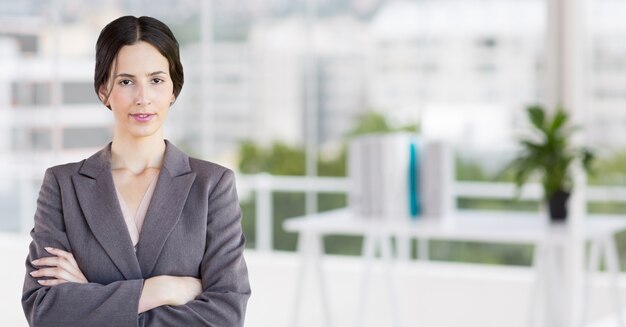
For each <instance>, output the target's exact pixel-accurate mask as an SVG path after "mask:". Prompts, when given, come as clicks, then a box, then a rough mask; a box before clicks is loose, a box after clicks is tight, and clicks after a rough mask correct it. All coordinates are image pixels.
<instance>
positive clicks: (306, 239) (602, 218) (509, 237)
mask: <svg viewBox="0 0 626 327" xmlns="http://www.w3.org/2000/svg"><path fill="white" fill-rule="evenodd" d="M283 227H284V229H285V230H287V231H290V232H298V233H299V234H300V237H299V240H298V252H299V254H300V255H301V266H300V274H299V280H298V285H297V287H296V292H297V293H296V301H295V309H294V313H293V325H294V326H296V325H297V322H298V314H299V309H300V294H301V291H302V289H303V282H304V276H305V273H306V270H307V269H306V266H307V263H312V264H313V266H314V268H315V269H316V270H317V277H318V282H319V284H320V285H319V286H320V290H321V294H322V305H323V312H324V315H325V319H326V323H327V325H328V326H330V325H332V320H331V317H330V315H329V309H328V307H327V305H328V301H327V299H328V293H327V292H326V290H325V288H324V287H325V286H324V284H325V282H324V274H323V269H322V266H321V255H322V254H323V253H324V249H323V239H322V238H323V236H324V235H355V236H364V244H363V250H362V251H363V252H362V256H363V258H364V259H365V273H364V276H363V284H362V285H363V286H364V288H362V292H364V294H363V296H361V297H360V301H361V303H359V308H362V307H363V303H364V302H363V301H365V299H366V298H367V296H366V292H367V287H365V286H366V285H367V278H368V276H369V265H370V262H371V261H372V260H373V259H374V257H375V255H376V251H377V250H380V254H381V257H382V258H383V259H384V260H385V262H387V263H389V265H388V267H391V265H390V263H391V262H392V260H394V256H393V249H392V241H391V238H392V237H397V238H399V239H403V238H404V239H406V238H417V239H419V240H422V241H423V240H431V239H438V240H449V241H476V242H486V243H507V244H510V243H517V244H532V245H534V246H535V252H534V255H533V267H534V268H535V274H536V280H535V283H534V288H533V294H534V295H533V296H532V298H531V301H532V303H531V312H530V315H529V325H533V326H534V325H536V320H535V319H536V318H537V312H538V310H541V309H542V308H544V307H546V306H547V308H546V310H544V311H545V312H544V313H543V314H542V315H540V318H541V319H543V320H541V321H540V324H547V326H563V325H564V324H565V325H569V324H567V323H563V322H562V321H564V320H562V317H563V315H566V312H565V311H564V309H563V308H559V307H558V303H559V302H558V298H559V295H562V294H565V293H563V289H562V288H559V287H560V286H563V285H558V284H559V280H558V274H559V270H561V271H563V270H564V269H563V264H562V262H559V259H562V256H563V254H564V253H565V251H566V250H567V249H568V247H570V246H571V245H572V244H581V245H584V244H586V243H587V242H589V243H590V245H591V246H590V255H589V260H588V266H587V269H586V279H585V282H584V284H583V285H582V293H574V294H582V296H581V297H580V298H578V299H576V298H575V299H574V301H573V302H574V304H575V305H577V306H579V307H577V308H580V312H581V316H580V317H576V318H574V319H573V320H574V321H575V322H579V323H580V324H582V325H584V324H585V323H586V319H587V317H586V311H587V310H586V308H587V307H588V305H587V304H588V303H587V302H586V301H588V298H589V295H590V293H589V281H590V278H591V277H590V276H591V274H592V273H594V272H595V271H597V270H598V269H599V267H600V259H601V256H602V255H603V256H604V259H605V260H606V266H607V269H608V271H609V272H610V273H611V281H612V288H613V292H612V293H613V302H614V305H615V309H616V311H617V313H618V317H619V324H620V326H622V327H624V326H625V325H624V322H623V321H622V319H621V317H622V314H621V300H620V298H619V289H618V285H617V282H618V275H619V262H618V255H617V250H616V246H615V241H614V235H615V234H616V233H618V232H620V231H622V230H625V229H626V218H624V217H620V216H610V215H597V216H595V215H594V216H589V217H588V219H586V222H585V226H584V228H582V230H581V231H580V232H574V231H571V230H569V228H568V227H567V226H565V225H558V224H557V225H553V224H550V223H548V221H547V220H546V219H541V218H540V217H539V215H537V214H532V213H512V212H506V213H503V212H497V211H496V212H477V211H468V212H463V211H460V212H457V213H456V214H455V216H454V217H447V219H428V218H426V219H417V220H415V221H399V220H396V221H392V220H388V221H377V220H366V219H362V218H359V217H356V216H355V215H354V214H352V213H351V212H350V211H349V210H348V209H340V210H334V211H327V212H323V213H318V214H314V215H308V216H303V217H296V218H291V219H288V220H286V221H285V222H284V224H283ZM580 268H581V269H582V267H580ZM387 277H388V278H387V282H388V283H389V285H388V289H389V292H390V298H391V299H392V301H390V303H389V304H390V306H391V309H392V315H393V320H394V324H395V325H396V326H402V325H403V322H402V321H401V319H400V314H399V313H398V312H396V311H394V310H397V307H398V306H396V305H395V304H394V303H393V302H394V301H393V299H394V297H395V296H394V294H395V287H394V285H393V279H392V277H391V275H390V274H388V275H387ZM577 286H581V285H575V287H577ZM360 312H361V310H358V311H357V314H358V313H360ZM359 322H360V320H359V318H358V317H357V326H358V325H360V323H359ZM576 325H578V324H576Z"/></svg>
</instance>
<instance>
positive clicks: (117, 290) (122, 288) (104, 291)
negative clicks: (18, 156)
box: [22, 169, 143, 326]
mask: <svg viewBox="0 0 626 327" xmlns="http://www.w3.org/2000/svg"><path fill="white" fill-rule="evenodd" d="M30 234H31V237H32V239H33V241H32V242H31V244H30V248H29V254H28V258H27V259H26V275H25V278H24V288H23V291H22V307H23V309H24V313H25V315H26V320H27V321H28V323H29V325H30V326H104V325H107V326H137V321H138V320H137V311H138V310H137V309H138V308H137V307H138V303H139V297H140V295H141V290H142V288H143V280H142V279H138V280H123V281H116V282H113V283H111V284H108V285H101V284H96V283H87V284H78V283H64V284H61V285H57V286H53V287H49V286H42V285H40V284H39V283H37V279H35V278H33V277H31V276H30V275H29V273H30V272H31V271H33V270H35V267H34V266H33V265H32V263H31V262H32V260H35V259H38V258H42V257H46V256H50V254H49V253H48V252H46V250H45V249H44V247H56V248H59V249H63V250H65V251H69V252H72V249H71V246H70V244H69V241H68V238H67V235H66V233H65V223H64V219H63V208H62V200H61V191H60V186H59V183H58V180H57V178H56V177H55V175H54V172H53V169H48V170H46V173H45V176H44V181H43V184H42V186H41V190H40V192H39V198H38V200H37V210H36V212H35V226H34V228H33V229H32V231H31V233H30Z"/></svg>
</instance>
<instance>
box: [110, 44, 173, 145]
mask: <svg viewBox="0 0 626 327" xmlns="http://www.w3.org/2000/svg"><path fill="white" fill-rule="evenodd" d="M169 71H170V70H169V63H168V61H167V58H165V57H164V56H163V55H161V53H159V51H158V50H157V49H156V48H155V47H154V46H152V45H151V44H149V43H147V42H142V41H140V42H137V43H135V44H133V45H127V46H124V47H122V48H121V49H120V51H119V52H118V54H117V58H116V59H115V61H114V62H113V65H112V67H111V76H110V78H109V83H108V86H101V87H100V97H101V99H105V101H106V102H105V105H108V106H110V108H111V110H112V111H113V114H114V116H115V133H116V135H118V134H124V136H130V137H134V138H141V137H148V136H151V135H155V133H161V132H162V129H163V123H164V122H165V118H166V117H167V113H168V111H169V108H170V106H171V104H172V102H174V100H175V98H174V93H173V84H172V79H171V78H170V75H169ZM105 87H108V89H107V88H105ZM107 91H108V92H107ZM107 93H108V98H107V96H106V94H107ZM118 136H121V135H118Z"/></svg>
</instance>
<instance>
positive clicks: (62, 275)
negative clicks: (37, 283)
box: [30, 267, 76, 281]
mask: <svg viewBox="0 0 626 327" xmlns="http://www.w3.org/2000/svg"><path fill="white" fill-rule="evenodd" d="M30 275H31V276H33V277H50V278H56V279H63V280H66V281H74V280H75V279H76V277H74V276H72V274H70V273H69V272H67V271H66V270H64V269H62V268H59V267H51V268H41V269H38V270H34V271H32V272H31V273H30Z"/></svg>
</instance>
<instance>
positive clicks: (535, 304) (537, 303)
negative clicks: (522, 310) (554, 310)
mask: <svg viewBox="0 0 626 327" xmlns="http://www.w3.org/2000/svg"><path fill="white" fill-rule="evenodd" d="M544 252H545V249H544V247H543V245H541V244H537V245H535V251H534V253H533V259H532V267H533V270H534V279H535V280H534V282H533V287H532V289H531V294H530V303H529V313H528V326H529V327H533V326H537V324H536V323H535V321H536V319H537V317H538V316H539V313H538V312H539V311H540V310H541V309H542V307H543V306H545V304H544V303H542V302H543V301H541V300H542V299H543V298H544V296H541V292H542V291H544V287H543V284H544V278H543V276H544V270H545V262H544V261H545V260H544Z"/></svg>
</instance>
